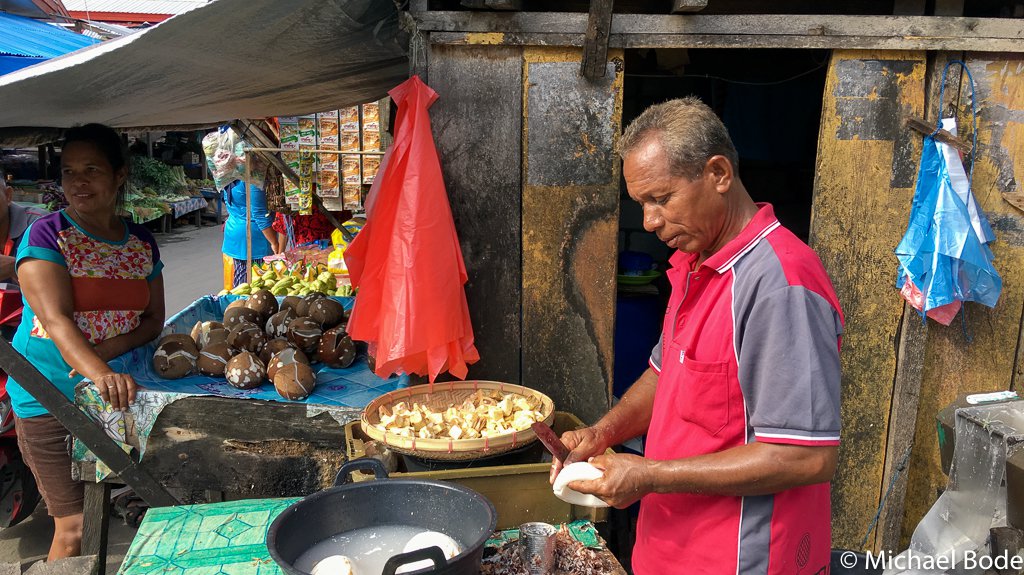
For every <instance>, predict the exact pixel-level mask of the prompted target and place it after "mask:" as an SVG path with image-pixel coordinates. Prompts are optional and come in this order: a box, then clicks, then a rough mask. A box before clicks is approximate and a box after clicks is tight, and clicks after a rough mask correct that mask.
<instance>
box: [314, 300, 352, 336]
mask: <svg viewBox="0 0 1024 575" xmlns="http://www.w3.org/2000/svg"><path fill="white" fill-rule="evenodd" d="M309 318H310V319H312V320H313V321H315V322H317V323H318V324H320V326H321V327H322V328H324V329H331V328H332V327H335V326H336V325H338V324H340V323H341V322H342V321H344V320H345V307H344V306H342V305H341V304H340V303H338V302H336V301H334V300H333V299H331V298H327V297H325V298H320V299H318V300H316V301H314V302H313V303H311V304H309Z"/></svg>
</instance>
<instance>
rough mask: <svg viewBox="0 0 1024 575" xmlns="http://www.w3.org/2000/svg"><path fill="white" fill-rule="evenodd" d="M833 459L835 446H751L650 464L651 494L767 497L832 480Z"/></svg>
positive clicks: (648, 470)
mask: <svg viewBox="0 0 1024 575" xmlns="http://www.w3.org/2000/svg"><path fill="white" fill-rule="evenodd" d="M837 454H838V448H837V447H834V446H823V447H804V446H797V445H779V444H770V443H758V442H753V443H748V444H746V445H741V446H739V447H734V448H732V449H727V450H725V451H720V452H717V453H709V454H707V455H698V456H695V457H688V458H685V459H675V460H668V461H652V460H648V464H647V473H648V482H649V484H650V485H649V487H650V491H652V492H654V493H680V492H683V493H703V494H713V495H734V496H745V495H765V494H769V493H778V492H780V491H785V490H786V489H792V488H793V487H799V486H801V485H811V484H814V483H824V482H827V481H831V479H832V475H833V474H834V473H835V469H836V462H837V459H838V455H837Z"/></svg>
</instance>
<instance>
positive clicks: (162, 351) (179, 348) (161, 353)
mask: <svg viewBox="0 0 1024 575" xmlns="http://www.w3.org/2000/svg"><path fill="white" fill-rule="evenodd" d="M185 337H188V336H185ZM191 342H192V340H191V338H189V342H183V341H181V340H180V339H177V340H171V341H166V342H164V343H163V344H161V345H159V346H157V348H156V351H155V352H153V369H155V370H156V372H157V374H158V375H159V376H160V377H162V378H164V379H180V378H182V377H185V376H186V375H188V374H190V373H192V372H193V371H195V369H196V356H197V355H198V352H197V351H195V348H196V345H195V343H191Z"/></svg>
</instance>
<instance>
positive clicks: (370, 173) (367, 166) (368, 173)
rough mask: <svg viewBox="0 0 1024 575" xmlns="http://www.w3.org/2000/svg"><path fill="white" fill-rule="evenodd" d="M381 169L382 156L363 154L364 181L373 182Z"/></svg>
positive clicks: (366, 182) (365, 182)
mask: <svg viewBox="0 0 1024 575" xmlns="http://www.w3.org/2000/svg"><path fill="white" fill-rule="evenodd" d="M378 169H380V156H363V183H364V184H372V183H373V178H374V177H376V176H377V170H378Z"/></svg>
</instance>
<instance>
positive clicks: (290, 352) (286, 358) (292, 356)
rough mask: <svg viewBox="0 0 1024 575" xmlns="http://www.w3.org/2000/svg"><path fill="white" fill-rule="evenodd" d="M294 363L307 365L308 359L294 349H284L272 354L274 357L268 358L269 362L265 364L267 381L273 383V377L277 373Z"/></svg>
mask: <svg viewBox="0 0 1024 575" xmlns="http://www.w3.org/2000/svg"><path fill="white" fill-rule="evenodd" d="M296 361H297V362H300V363H304V364H306V365H309V358H307V357H306V354H304V353H302V352H301V351H299V350H297V349H295V348H294V347H286V348H284V349H282V350H281V351H279V352H277V353H276V354H274V357H272V358H270V361H269V362H267V379H269V380H270V381H274V376H275V375H277V372H278V371H279V370H280V369H281V368H282V367H284V366H286V365H289V364H292V363H295V362H296Z"/></svg>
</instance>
